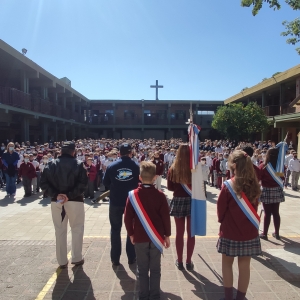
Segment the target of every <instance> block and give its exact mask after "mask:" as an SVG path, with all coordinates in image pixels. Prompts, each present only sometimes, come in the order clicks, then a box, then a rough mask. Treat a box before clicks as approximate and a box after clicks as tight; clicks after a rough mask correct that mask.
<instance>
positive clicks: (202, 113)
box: [197, 110, 215, 116]
mask: <svg viewBox="0 0 300 300" xmlns="http://www.w3.org/2000/svg"><path fill="white" fill-rule="evenodd" d="M214 114H215V112H214V111H206V110H205V111H203V110H198V111H197V115H198V116H200V115H214Z"/></svg>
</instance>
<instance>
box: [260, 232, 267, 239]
mask: <svg viewBox="0 0 300 300" xmlns="http://www.w3.org/2000/svg"><path fill="white" fill-rule="evenodd" d="M259 237H260V238H261V239H263V240H266V241H267V240H268V236H267V235H264V234H263V233H261V234H260V235H259Z"/></svg>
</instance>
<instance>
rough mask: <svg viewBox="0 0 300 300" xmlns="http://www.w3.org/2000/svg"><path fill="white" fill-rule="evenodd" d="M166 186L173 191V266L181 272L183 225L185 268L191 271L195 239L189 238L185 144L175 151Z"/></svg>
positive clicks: (186, 147) (188, 149)
mask: <svg viewBox="0 0 300 300" xmlns="http://www.w3.org/2000/svg"><path fill="white" fill-rule="evenodd" d="M167 180H168V181H167V186H168V190H169V191H173V199H172V201H171V204H170V215H171V216H173V217H174V219H175V224H176V240H175V244H176V252H177V260H176V262H175V265H176V266H177V268H178V269H179V270H183V246H184V231H185V224H186V230H187V235H188V236H187V257H186V268H187V270H193V268H194V265H193V263H192V255H193V252H194V247H195V237H191V196H190V194H189V193H188V192H187V191H186V188H188V186H189V187H190V188H191V182H192V176H191V169H190V148H189V146H188V145H187V144H181V145H180V146H179V149H178V151H177V155H176V158H175V161H174V163H173V164H172V166H171V167H170V169H169V172H168V178H167Z"/></svg>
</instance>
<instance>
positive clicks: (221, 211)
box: [217, 184, 261, 256]
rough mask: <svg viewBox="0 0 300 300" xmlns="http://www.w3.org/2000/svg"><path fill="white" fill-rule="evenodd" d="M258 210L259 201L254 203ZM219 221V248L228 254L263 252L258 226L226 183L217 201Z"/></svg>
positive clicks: (256, 253)
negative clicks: (239, 203)
mask: <svg viewBox="0 0 300 300" xmlns="http://www.w3.org/2000/svg"><path fill="white" fill-rule="evenodd" d="M252 206H253V207H254V209H255V210H256V211H257V207H258V201H256V202H255V204H252ZM217 212H218V222H219V223H221V225H220V230H219V236H220V237H219V240H218V243H217V250H218V252H219V253H222V254H226V255H227V256H252V255H260V254H261V244H260V239H259V234H258V230H257V228H256V227H255V226H254V225H253V224H252V223H251V221H250V220H249V219H248V218H247V216H246V215H245V213H244V212H243V211H242V210H241V208H240V207H239V205H238V204H237V202H236V200H235V199H234V198H233V196H232V194H231V193H230V191H229V189H228V188H227V186H226V185H225V184H224V185H223V187H222V190H221V192H220V194H219V198H218V202H217Z"/></svg>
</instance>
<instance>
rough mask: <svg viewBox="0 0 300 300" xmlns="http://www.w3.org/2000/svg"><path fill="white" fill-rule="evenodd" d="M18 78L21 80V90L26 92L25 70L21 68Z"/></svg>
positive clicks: (27, 88)
mask: <svg viewBox="0 0 300 300" xmlns="http://www.w3.org/2000/svg"><path fill="white" fill-rule="evenodd" d="M20 80H21V91H22V92H24V93H27V94H28V93H29V78H28V77H27V75H26V72H25V71H24V70H21V74H20Z"/></svg>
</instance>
